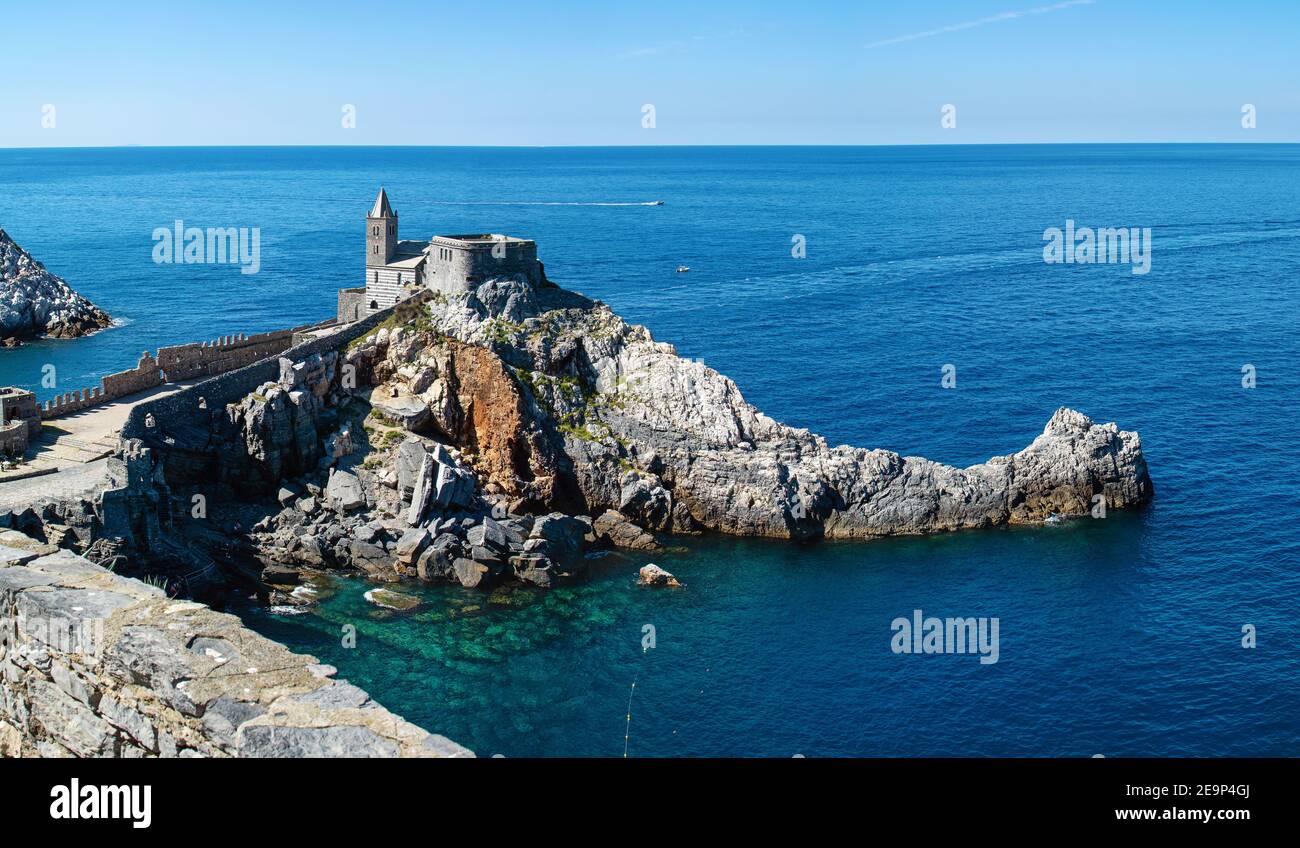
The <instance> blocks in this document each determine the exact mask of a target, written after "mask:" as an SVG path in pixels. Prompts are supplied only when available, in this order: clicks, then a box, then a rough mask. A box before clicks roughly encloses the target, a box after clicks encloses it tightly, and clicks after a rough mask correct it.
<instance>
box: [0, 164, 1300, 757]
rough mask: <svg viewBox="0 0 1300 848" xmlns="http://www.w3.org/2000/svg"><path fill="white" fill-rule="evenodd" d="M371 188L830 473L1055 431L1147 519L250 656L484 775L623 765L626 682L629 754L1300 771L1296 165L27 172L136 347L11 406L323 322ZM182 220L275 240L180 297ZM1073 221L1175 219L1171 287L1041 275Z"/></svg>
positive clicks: (40, 229)
mask: <svg viewBox="0 0 1300 848" xmlns="http://www.w3.org/2000/svg"><path fill="white" fill-rule="evenodd" d="M381 182H383V183H384V184H386V185H387V187H388V190H389V193H390V196H391V197H392V198H393V203H394V205H395V206H396V207H397V210H398V212H399V213H400V214H401V216H402V218H401V222H402V232H403V235H404V236H406V237H416V236H420V237H426V236H427V235H429V234H431V233H433V232H435V231H439V232H447V231H475V230H494V231H502V230H505V231H507V232H512V233H517V234H520V235H526V236H530V237H533V238H536V239H537V240H538V242H539V250H540V253H541V255H542V257H543V259H544V260H545V261H546V264H547V271H548V273H549V275H550V276H551V277H552V278H553V279H555V280H557V281H558V282H560V283H561V284H563V285H566V286H568V287H570V288H574V289H578V290H580V291H583V292H585V293H586V294H588V295H591V296H595V297H599V298H601V299H603V300H605V301H606V302H608V303H610V304H611V305H612V306H613V307H614V308H615V309H616V310H618V311H619V312H620V313H621V314H623V315H625V316H626V317H628V318H629V319H630V320H633V321H637V322H640V323H644V324H646V325H647V326H649V327H650V328H651V330H652V331H653V332H654V334H655V336H656V337H657V338H659V339H662V340H665V341H670V342H673V343H674V344H676V345H677V347H678V350H679V352H680V353H681V354H682V355H685V356H690V357H700V358H703V359H704V360H705V362H706V363H708V364H709V365H711V366H713V367H715V368H717V369H718V370H720V371H722V372H723V373H726V374H728V375H729V376H731V377H733V378H734V379H735V380H736V381H737V383H738V384H739V385H740V387H741V389H742V390H743V391H744V392H745V394H746V397H747V398H748V399H749V400H750V401H751V402H753V403H755V404H756V405H757V406H759V407H760V408H762V409H764V410H765V411H766V412H768V413H769V414H771V415H772V416H774V417H776V418H778V419H780V420H783V421H785V422H787V423H789V424H792V425H795V426H806V427H809V428H811V429H813V430H815V431H817V432H820V433H823V434H824V435H826V436H827V438H828V439H830V440H831V441H832V442H848V443H852V444H858V445H864V446H872V447H887V448H891V449H894V450H898V451H900V452H903V453H909V454H912V453H915V454H923V455H925V456H928V457H931V458H934V459H938V460H942V461H946V462H951V463H955V464H959V465H965V464H969V463H974V462H979V461H983V460H984V459H986V458H987V457H988V456H990V455H993V454H999V453H1007V452H1011V451H1014V450H1018V449H1019V448H1021V447H1023V446H1024V445H1025V444H1027V443H1028V442H1029V441H1030V440H1031V439H1032V438H1033V437H1034V436H1035V435H1036V434H1037V433H1038V432H1039V431H1041V429H1042V426H1043V424H1044V423H1045V422H1046V421H1047V419H1048V418H1049V417H1050V415H1051V413H1052V411H1053V410H1054V409H1055V408H1056V407H1057V406H1059V405H1063V404H1066V405H1071V406H1075V407H1076V408H1079V409H1081V410H1083V411H1084V412H1086V413H1088V414H1090V415H1092V416H1093V417H1095V418H1098V419H1101V420H1115V421H1118V422H1119V423H1120V424H1121V426H1123V427H1124V428H1126V429H1135V430H1138V431H1139V432H1140V433H1141V434H1142V437H1143V444H1144V448H1145V451H1146V454H1147V460H1148V463H1149V465H1150V468H1151V474H1152V477H1153V479H1154V481H1155V485H1156V500H1155V502H1154V503H1153V504H1152V505H1151V507H1150V508H1148V509H1146V510H1142V511H1140V512H1136V513H1132V514H1116V513H1112V514H1111V515H1110V516H1109V517H1108V518H1106V519H1105V520H1104V521H1092V520H1088V521H1080V522H1070V523H1067V524H1064V525H1060V526H1054V527H1045V528H1038V529H1016V530H998V531H991V532H975V533H964V534H959V535H951V536H942V537H934V538H924V539H905V540H890V541H884V542H876V543H870V544H847V543H844V544H838V543H837V544H829V543H827V544H815V545H796V544H790V543H781V542H765V541H755V540H728V539H717V538H704V539H698V540H683V541H682V544H683V545H684V546H686V547H687V548H688V550H685V551H670V552H665V553H660V554H656V555H655V556H654V560H655V561H656V562H659V563H660V564H661V565H664V566H665V567H667V568H669V570H671V571H673V572H674V573H676V574H678V575H679V576H681V577H682V578H683V579H684V580H685V581H686V582H687V584H688V586H687V588H686V589H685V590H683V591H677V592H657V591H650V590H645V589H640V588H637V587H636V586H634V585H633V579H634V574H635V570H636V568H637V567H638V566H639V564H641V562H642V561H643V560H642V559H637V558H633V557H625V556H622V555H614V556H610V557H607V558H605V559H602V560H600V561H598V562H596V563H594V565H593V573H592V576H591V577H590V579H588V580H587V581H585V582H583V583H580V584H578V585H575V586H573V587H569V588H566V589H562V590H558V591H555V592H552V593H550V594H545V593H528V592H523V593H516V594H515V595H514V596H513V598H512V599H511V600H512V601H513V603H512V604H509V605H507V604H502V603H492V602H490V600H489V599H487V598H484V597H482V596H481V595H478V594H475V593H470V592H465V591H462V590H460V589H450V588H436V589H423V588H420V587H412V591H415V592H418V593H419V594H420V595H421V596H422V598H423V599H424V604H423V605H422V607H421V608H420V609H419V610H417V611H415V612H412V613H404V614H402V613H383V612H379V611H376V610H374V608H372V607H370V605H368V604H367V603H366V602H365V601H364V600H363V599H362V598H361V593H362V592H363V591H364V589H365V588H366V586H365V585H364V584H361V583H359V582H356V581H347V580H343V581H339V582H338V584H337V586H336V587H335V593H334V594H332V595H331V596H329V597H327V598H326V600H325V601H324V602H323V603H322V605H321V607H320V609H319V611H318V613H317V614H312V615H302V616H295V617H291V618H273V617H271V616H269V615H267V614H265V613H263V612H257V611H248V616H249V620H250V621H251V622H253V624H254V625H255V626H257V627H259V628H262V629H263V630H264V631H265V632H267V633H269V634H271V635H273V636H275V637H276V638H279V639H282V640H284V641H286V642H288V643H290V644H291V645H294V646H295V647H298V648H301V649H303V650H307V651H310V652H313V653H315V654H317V655H318V656H320V657H321V658H322V659H323V660H325V661H328V662H331V663H334V664H335V665H337V666H338V667H339V668H340V670H341V672H342V674H343V676H346V677H348V678H350V679H352V680H354V681H355V682H357V683H358V684H360V685H362V686H364V687H365V688H367V689H369V690H370V691H371V692H372V693H374V694H375V695H376V696H377V697H378V698H379V699H380V700H382V701H383V702H384V703H385V704H387V705H388V706H390V707H392V708H393V709H394V710H396V711H398V712H401V713H403V714H404V715H406V716H408V717H409V718H411V719H412V720H415V721H417V722H419V723H421V724H423V725H425V726H427V727H430V728H431V729H434V730H437V731H439V732H442V733H445V734H447V735H448V736H451V737H452V738H454V739H457V740H458V741H460V742H463V743H465V744H467V745H469V746H471V747H472V748H474V749H475V750H477V751H479V752H480V753H483V754H492V753H501V754H505V755H508V756H519V755H529V754H532V755H562V754H574V755H608V756H616V755H621V754H622V752H623V741H624V740H623V737H624V725H625V722H626V718H625V715H626V712H627V700H628V694H629V691H630V687H631V684H632V681H633V680H636V681H637V686H636V693H635V697H634V699H633V704H632V713H633V720H632V723H631V732H630V734H629V736H630V738H629V740H628V751H629V753H630V754H631V755H633V756H644V755H676V754H685V755H718V754H741V755H771V756H790V755H791V754H793V753H803V754H806V755H809V756H813V755H836V754H838V755H843V754H882V755H903V754H922V755H940V754H955V755H963V754H975V755H983V754H1011V755H1030V754H1045V755H1080V756H1081V755H1091V754H1093V753H1105V754H1107V755H1108V756H1117V755H1125V754H1129V755H1136V754H1155V755H1168V754H1198V755H1219V754H1295V753H1296V748H1297V739H1298V738H1300V720H1298V719H1297V717H1296V715H1297V714H1296V710H1295V705H1296V703H1297V697H1298V696H1300V683H1298V682H1297V670H1298V665H1297V654H1296V651H1297V645H1298V643H1297V639H1296V635H1295V634H1296V630H1295V625H1294V617H1295V609H1296V600H1297V597H1300V592H1298V590H1300V576H1297V569H1298V567H1300V543H1297V541H1296V538H1295V533H1294V529H1293V528H1294V523H1295V517H1296V515H1297V514H1300V509H1298V507H1300V497H1297V487H1296V479H1297V473H1298V472H1300V460H1298V459H1297V456H1298V455H1300V436H1298V435H1297V433H1300V429H1298V428H1297V427H1296V426H1295V415H1296V410H1297V408H1298V407H1300V379H1298V378H1297V373H1296V369H1295V363H1296V362H1297V361H1300V341H1298V340H1297V335H1296V333H1295V321H1296V316H1297V314H1300V295H1298V294H1297V287H1296V282H1295V280H1296V270H1297V267H1298V266H1300V214H1298V213H1297V211H1296V205H1297V200H1298V199H1300V148H1297V147H1295V146H1266V145H1259V146H1214V145H1186V146H1124V145H1106V146H1043V147H992V148H988V147H969V148H706V149H698V148H658V149H549V150H511V149H490V150H489V149H478V150H476V149H463V150H456V149H438V150H428V149H417V148H406V149H361V148H358V149H343V148H330V149H306V148H275V149H263V150H259V149H217V150H205V149H177V150H148V149H132V150H103V151H0V226H3V227H5V229H6V230H7V231H8V232H9V233H10V234H11V235H12V236H13V237H14V238H15V239H17V240H18V241H19V243H21V244H23V245H24V246H25V247H27V248H28V249H29V250H31V251H32V252H33V253H34V254H35V255H37V256H38V258H40V259H42V260H43V261H45V262H46V263H47V265H49V266H50V267H51V269H52V270H54V271H56V272H57V273H60V274H62V275H64V276H65V277H67V278H68V279H69V281H70V282H72V283H73V285H74V286H76V287H77V288H78V289H79V290H81V291H83V292H84V293H86V294H87V295H89V296H91V297H92V298H93V299H95V300H96V302H98V303H100V304H101V305H102V306H104V307H105V308H106V309H107V310H108V311H109V312H110V313H112V314H114V315H116V316H119V317H121V318H123V319H125V321H126V323H125V326H123V327H120V328H118V329H114V330H111V331H108V332H105V333H102V334H99V335H97V336H94V337H92V338H90V339H86V340H80V341H76V342H43V343H38V344H33V345H29V346H27V347H25V348H23V349H21V350H18V351H0V382H2V383H18V384H21V385H34V384H36V383H37V381H38V380H39V375H40V366H41V365H42V364H44V363H46V362H49V363H53V364H56V365H57V367H58V369H59V374H60V379H61V380H62V381H63V387H64V388H75V387H79V386H80V385H82V384H84V382H87V381H89V380H90V379H92V378H94V377H96V376H97V375H99V374H102V373H105V372H108V371H114V370H118V369H120V368H123V367H127V366H129V365H131V364H133V363H134V358H135V357H136V356H138V355H139V352H140V351H141V350H143V349H145V348H147V347H148V348H152V347H156V346H157V344H160V343H170V342H175V341H187V340H192V339H195V338H205V337H212V336H216V335H220V334H226V333H232V332H240V331H247V332H251V331H255V330H260V329H269V328H272V327H278V326H283V325H285V324H292V323H303V322H307V321H311V320H315V319H317V318H319V317H321V316H323V315H325V314H328V313H329V312H330V310H331V309H332V305H333V298H334V289H336V288H338V287H339V286H342V285H353V284H356V283H357V282H358V281H357V279H356V274H355V272H356V271H357V270H359V266H360V262H361V255H360V251H361V247H360V243H361V221H360V216H361V215H362V214H363V213H364V211H365V209H366V207H367V205H368V204H369V202H370V201H371V200H372V199H373V196H374V192H375V188H376V186H377V185H378V184H379V183H381ZM655 199H663V200H665V201H666V205H664V206H662V207H650V206H643V205H608V204H611V203H619V204H640V203H643V202H645V201H648V200H655ZM178 217H180V218H184V219H185V220H186V221H187V222H188V223H191V224H193V225H197V226H258V227H261V228H262V233H263V235H262V271H261V273H259V274H258V275H256V276H254V277H247V276H241V275H240V274H239V273H238V270H237V269H236V268H231V267H213V266H164V265H154V264H153V263H152V262H151V261H150V259H149V257H150V250H151V247H152V243H151V241H150V234H151V232H152V230H153V228H154V227H157V226H167V225H169V224H170V223H171V221H173V220H174V219H175V218H178ZM1067 218H1073V219H1075V220H1076V221H1079V222H1080V223H1081V224H1087V225H1091V226H1138V227H1146V226H1149V227H1151V228H1152V231H1153V238H1154V250H1153V262H1152V270H1151V272H1150V273H1149V274H1148V275H1146V276H1144V277H1135V276H1133V275H1131V274H1130V273H1129V272H1128V270H1127V268H1124V267H1116V266H1101V267H1089V266H1048V265H1045V264H1043V262H1042V261H1041V250H1042V244H1043V242H1042V233H1043V231H1044V230H1045V229H1046V228H1048V227H1053V226H1056V227H1060V226H1064V223H1065V220H1066V219H1067ZM796 234H800V235H804V236H806V239H807V244H808V256H807V258H806V259H803V260H796V259H793V258H791V256H790V244H791V238H792V236H794V235H796ZM679 264H686V265H689V266H690V267H691V268H692V271H691V273H690V274H687V275H678V274H675V273H674V272H673V269H675V268H676V266H677V265H679ZM946 363H952V364H954V365H955V366H956V368H957V374H958V387H957V389H955V390H943V389H941V388H940V383H939V379H940V375H941V373H940V369H941V367H942V366H943V365H944V364H946ZM1245 363H1250V364H1253V365H1254V366H1255V367H1256V369H1257V371H1258V375H1259V376H1258V387H1257V388H1256V389H1253V390H1246V389H1243V388H1242V387H1241V382H1240V380H1241V367H1242V365H1243V364H1245ZM64 388H61V389H60V390H64ZM43 394H44V395H48V394H49V392H48V391H46V392H43ZM497 600H498V601H502V600H506V599H504V598H498V599H497ZM467 606H478V607H479V609H477V610H465V609H464V608H465V607H467ZM918 607H919V608H921V609H924V610H925V611H926V613H927V614H934V615H939V616H956V615H962V616H967V615H969V616H990V617H993V616H996V617H998V618H999V619H1000V635H1001V646H1000V661H999V662H998V663H997V664H995V665H980V664H979V663H978V661H977V659H976V658H975V657H974V656H899V655H895V654H892V653H891V652H890V651H889V638H890V635H891V632H890V629H889V625H890V622H891V620H892V619H893V618H895V617H897V616H907V615H910V613H911V611H912V610H913V609H916V608H918ZM348 623H352V624H354V625H355V626H356V627H357V629H358V632H359V641H358V645H357V648H356V649H354V650H345V649H343V648H342V647H340V644H339V642H340V638H341V633H340V628H341V627H342V626H343V625H344V624H348ZM1247 623H1250V624H1253V625H1255V626H1256V628H1257V629H1258V633H1259V642H1258V647H1257V648H1256V649H1254V650H1244V649H1243V648H1242V647H1241V646H1240V639H1241V627H1242V625H1243V624H1247ZM645 624H653V625H654V626H655V628H656V636H657V646H656V647H655V648H654V649H653V650H650V651H644V652H643V650H642V647H641V639H642V627H643V626H644V625H645Z"/></svg>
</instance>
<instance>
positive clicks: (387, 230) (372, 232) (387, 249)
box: [366, 186, 397, 267]
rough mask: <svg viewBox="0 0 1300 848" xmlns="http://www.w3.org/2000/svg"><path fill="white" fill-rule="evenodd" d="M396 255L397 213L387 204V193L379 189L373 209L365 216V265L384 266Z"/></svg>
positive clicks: (381, 188)
mask: <svg viewBox="0 0 1300 848" xmlns="http://www.w3.org/2000/svg"><path fill="white" fill-rule="evenodd" d="M395 253H397V213H396V212H394V211H393V207H392V205H391V204H389V202H388V192H386V191H384V189H383V187H382V186H380V188H379V196H378V197H376V198H375V205H374V208H372V209H371V210H370V214H369V215H367V216H366V265H376V266H380V267H382V266H384V265H387V264H388V263H389V262H392V261H393V255H394V254H395Z"/></svg>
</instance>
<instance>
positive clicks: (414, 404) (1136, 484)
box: [349, 280, 1152, 538]
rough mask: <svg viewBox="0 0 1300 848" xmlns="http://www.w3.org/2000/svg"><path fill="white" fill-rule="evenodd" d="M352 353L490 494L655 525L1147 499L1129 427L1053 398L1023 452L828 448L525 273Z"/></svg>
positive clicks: (831, 520)
mask: <svg viewBox="0 0 1300 848" xmlns="http://www.w3.org/2000/svg"><path fill="white" fill-rule="evenodd" d="M349 358H350V361H352V362H354V363H355V364H356V366H357V367H358V368H359V369H360V370H362V371H364V372H365V373H366V374H368V375H369V377H370V378H371V379H372V380H374V381H375V382H376V383H378V384H379V387H378V388H377V389H376V396H380V397H385V398H393V399H396V400H398V401H400V403H397V404H395V406H397V407H399V408H400V409H402V410H404V412H403V415H404V416H405V419H406V421H407V422H408V423H410V424H411V426H412V427H413V428H414V429H420V428H427V429H430V430H432V431H435V432H438V433H440V434H441V435H443V436H445V437H447V438H449V439H451V440H453V441H455V442H457V443H458V444H461V445H462V446H468V447H469V448H470V449H471V450H472V451H475V452H476V456H475V457H474V464H475V468H476V470H477V471H478V472H479V473H480V475H482V476H483V477H484V479H485V480H486V482H487V484H488V485H489V486H492V487H494V488H495V489H496V490H498V491H501V492H503V493H505V494H506V495H508V496H510V497H513V498H515V499H517V500H518V501H519V502H520V503H526V502H532V501H535V502H537V503H538V504H539V505H541V506H545V507H552V506H553V507H557V508H561V509H569V510H581V511H584V512H589V513H593V514H594V513H596V512H599V511H600V510H601V509H605V508H609V509H616V510H619V511H620V512H622V513H623V514H624V515H626V516H628V517H629V518H632V519H633V520H634V521H636V522H638V523H640V524H642V525H644V526H646V527H649V528H651V529H653V530H661V531H683V530H692V529H696V528H699V527H703V528H708V529H713V530H719V531H722V532H726V533H733V534H742V535H758V536H773V537H815V536H827V537H835V538H870V537H878V536H887V535H897V534H919V533H928V532H934V531H939V530H956V529H963V528H974V527H990V526H994V525H998V524H1029V523H1038V522H1042V521H1044V520H1045V519H1047V518H1049V517H1051V516H1053V515H1061V516H1069V515H1082V514H1087V513H1088V512H1089V511H1090V510H1091V509H1092V507H1093V506H1094V505H1095V503H1096V502H1097V501H1095V500H1094V499H1095V498H1098V496H1100V498H1098V500H1099V501H1104V502H1105V505H1106V506H1107V507H1108V508H1124V507H1130V506H1134V505H1137V504H1140V503H1143V502H1144V501H1146V500H1148V499H1150V497H1151V495H1152V485H1151V480H1150V477H1149V476H1148V473H1147V468H1146V462H1145V460H1144V459H1143V456H1142V449H1141V441H1140V439H1139V438H1138V435H1137V434H1136V433H1132V432H1127V431H1121V430H1120V429H1119V428H1118V427H1117V426H1115V425H1114V424H1096V423H1094V422H1093V421H1092V420H1091V419H1089V418H1088V417H1087V416H1085V415H1083V414H1082V413H1080V412H1076V411H1074V410H1071V409H1065V408H1062V409H1059V410H1057V411H1056V413H1055V414H1053V415H1052V416H1051V419H1050V420H1049V421H1048V423H1047V426H1046V427H1045V428H1044V430H1043V433H1042V435H1040V436H1039V437H1038V438H1036V439H1035V440H1034V441H1033V443H1032V444H1030V445H1029V446H1028V447H1026V448H1025V449H1024V450H1021V451H1019V452H1017V453H1015V454H1010V455H1007V456H997V457H994V458H992V459H990V460H989V461H988V462H985V463H982V464H980V465H974V466H971V467H969V468H954V467H952V466H947V465H942V464H940V463H937V462H931V461H930V460H927V459H922V458H919V457H903V456H900V455H898V454H896V453H893V452H891V451H886V450H878V449H877V450H870V449H865V448H855V447H849V446H838V447H832V446H830V445H828V444H827V443H826V441H825V439H823V438H821V437H820V436H817V435H815V434H812V433H810V432H808V431H807V430H801V429H795V428H792V427H787V426H785V425H783V424H780V423H779V422H777V421H774V420H772V419H771V418H769V417H768V416H766V415H764V414H763V413H762V412H760V411H759V410H757V409H755V408H754V407H753V406H751V405H750V404H748V403H747V402H746V401H745V400H744V398H743V397H742V396H741V394H740V391H739V390H738V389H737V387H736V385H735V383H733V382H732V381H731V380H729V379H727V378H726V377H724V376H723V375H721V374H719V373H717V372H716V371H714V370H712V369H710V368H707V367H705V366H704V365H703V364H700V363H697V362H691V361H688V360H685V359H682V358H680V357H678V356H677V355H676V352H675V351H674V349H673V347H672V346H671V345H668V344H664V343H662V342H656V341H655V340H654V339H653V338H652V337H651V335H650V333H649V331H648V330H646V328H644V327H640V326H634V325H629V324H627V323H626V322H624V321H623V320H622V319H620V318H619V317H618V316H617V315H615V314H614V313H613V312H612V311H611V310H610V309H609V307H607V306H605V305H604V304H601V303H599V302H595V301H591V300H588V299H586V298H584V297H582V296H581V295H578V294H575V293H572V292H567V291H564V290H562V289H558V288H554V287H551V286H533V285H531V284H529V283H527V282H525V281H522V280H493V281H489V282H487V283H484V284H483V285H481V286H479V288H478V289H477V290H476V291H474V292H469V293H465V294H462V295H448V296H440V297H438V298H436V299H435V300H433V301H431V302H430V304H429V305H428V306H427V315H422V316H420V317H419V318H418V319H416V320H414V321H411V322H409V323H408V325H407V326H405V327H403V328H400V329H399V331H398V332H396V333H392V334H388V337H387V338H386V339H383V340H382V343H381V340H379V339H377V338H372V339H371V340H369V341H367V342H366V343H365V344H363V345H361V346H359V347H358V348H356V349H355V350H353V351H351V352H350V353H349ZM507 376H508V377H510V378H512V382H513V385H511V382H508V381H507V379H506V378H507Z"/></svg>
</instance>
